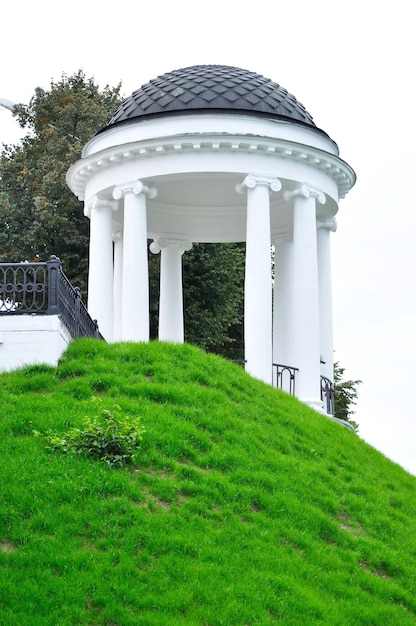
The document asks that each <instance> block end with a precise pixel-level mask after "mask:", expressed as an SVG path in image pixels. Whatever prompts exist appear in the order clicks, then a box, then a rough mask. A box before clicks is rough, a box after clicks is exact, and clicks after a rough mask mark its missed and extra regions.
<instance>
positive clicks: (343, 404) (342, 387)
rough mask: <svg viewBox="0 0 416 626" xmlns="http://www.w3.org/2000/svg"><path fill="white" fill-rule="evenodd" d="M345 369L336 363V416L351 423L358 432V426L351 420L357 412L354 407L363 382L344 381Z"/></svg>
mask: <svg viewBox="0 0 416 626" xmlns="http://www.w3.org/2000/svg"><path fill="white" fill-rule="evenodd" d="M344 373H345V368H344V367H341V366H340V364H339V363H338V362H336V363H334V389H335V416H336V417H337V418H339V419H341V420H345V421H347V422H350V423H351V424H352V425H353V426H354V428H355V429H356V430H358V424H357V423H356V422H354V421H353V420H352V419H351V416H352V415H354V413H355V411H354V409H353V406H354V405H355V404H356V402H357V397H358V389H357V388H358V386H359V385H361V382H362V381H361V380H344V379H343V377H344Z"/></svg>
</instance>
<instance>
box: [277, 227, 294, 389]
mask: <svg viewBox="0 0 416 626" xmlns="http://www.w3.org/2000/svg"><path fill="white" fill-rule="evenodd" d="M274 247H275V270H274V302H273V363H276V364H279V365H286V366H289V367H290V366H293V363H291V352H290V344H291V340H292V335H293V329H292V315H291V308H290V303H291V301H292V299H293V297H292V291H293V289H294V283H295V281H294V277H293V241H292V237H291V235H289V233H286V234H284V235H281V236H279V237H274ZM276 374H277V372H276V370H274V372H273V384H274V385H276V383H278V386H279V387H281V388H282V389H283V390H284V391H287V392H289V391H291V384H290V383H291V381H290V370H284V371H283V374H282V376H281V380H279V381H277V377H276Z"/></svg>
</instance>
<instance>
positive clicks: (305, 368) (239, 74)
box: [67, 66, 355, 409]
mask: <svg viewBox="0 0 416 626" xmlns="http://www.w3.org/2000/svg"><path fill="white" fill-rule="evenodd" d="M67 181H68V185H69V187H70V188H71V189H72V191H73V192H74V193H75V194H76V195H77V196H78V198H79V199H80V200H85V203H86V215H88V217H89V218H90V220H91V245H90V274H89V300H88V308H89V311H90V314H91V315H92V316H93V318H96V319H97V320H98V322H99V325H100V330H101V332H102V334H103V335H104V336H105V337H106V338H107V339H108V340H110V341H112V340H119V339H122V340H131V341H148V339H149V308H148V268H147V240H148V239H153V240H154V242H155V243H154V245H153V246H152V250H153V251H154V252H156V251H157V252H159V251H160V253H161V269H162V275H161V287H160V288H161V297H160V307H161V309H160V315H159V318H160V328H159V336H160V338H161V339H164V340H171V341H176V342H178V341H179V342H180V341H183V336H184V335H183V310H182V291H181V290H182V287H181V285H182V275H181V271H182V269H181V268H182V261H181V258H182V255H183V254H184V253H185V254H186V250H189V249H190V247H191V246H192V244H193V243H197V242H204V243H208V242H212V243H220V242H239V241H244V242H246V280H245V345H246V369H247V371H248V372H249V373H251V374H252V375H253V376H256V377H257V378H260V379H262V380H264V381H266V382H269V383H271V382H272V372H273V366H272V364H273V363H284V364H286V365H291V366H293V367H294V368H296V370H298V382H297V389H296V393H297V395H298V396H299V397H300V398H301V399H303V400H304V401H305V402H308V403H309V404H310V405H311V406H314V407H315V408H318V409H320V408H322V398H321V396H322V394H321V380H320V376H321V375H324V376H325V377H326V378H328V379H330V380H332V312H331V311H330V309H331V298H330V252H329V233H330V231H331V230H334V228H333V227H332V226H331V227H329V226H328V224H332V225H333V221H334V219H335V215H336V213H337V211H338V202H339V199H340V198H342V197H344V196H345V195H346V193H347V192H348V191H349V190H350V189H351V187H352V186H353V185H354V183H355V174H354V171H353V170H352V169H351V167H350V166H349V165H348V164H347V163H345V162H344V161H343V160H342V159H340V157H339V154H338V147H337V145H336V144H335V143H334V142H333V141H332V139H330V138H329V137H328V135H326V133H324V132H323V131H321V130H320V129H318V128H316V126H315V125H314V123H313V121H312V118H311V117H310V115H309V114H308V113H307V112H306V110H305V109H304V107H302V105H300V103H298V102H297V101H296V99H295V98H294V97H293V96H291V95H290V94H288V93H287V92H286V91H285V90H283V89H282V88H281V87H280V86H279V85H276V83H272V81H270V80H268V79H265V78H263V77H259V76H258V75H256V74H253V73H250V72H246V71H245V70H240V69H238V68H227V67H225V66H197V67H193V68H185V69H184V70H177V71H176V72H172V73H170V74H166V75H164V76H162V77H159V78H158V79H155V81H151V82H150V83H149V84H148V85H145V86H143V87H142V88H141V89H140V90H138V91H137V92H135V93H134V94H132V96H131V97H130V98H128V99H127V100H126V101H125V102H124V103H123V104H122V106H121V107H120V109H119V110H118V111H117V112H116V113H115V115H114V117H113V119H112V120H111V121H110V123H109V124H108V126H107V127H105V128H104V129H103V130H102V131H101V132H100V133H98V134H97V135H96V136H95V137H93V138H92V139H91V140H90V141H89V142H88V144H87V145H86V146H85V147H84V150H83V154H82V158H81V159H80V160H79V161H78V162H77V163H75V164H74V165H73V166H72V167H71V168H70V170H69V171H68V175H67ZM272 245H274V246H275V248H276V257H277V277H276V281H275V289H274V298H275V300H274V306H272V276H271V264H270V248H271V246H272ZM323 308H325V311H323V310H322V309H323ZM323 353H324V354H323ZM322 356H323V357H324V358H322ZM320 361H325V364H320ZM322 368H323V369H322Z"/></svg>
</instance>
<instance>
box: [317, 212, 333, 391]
mask: <svg viewBox="0 0 416 626" xmlns="http://www.w3.org/2000/svg"><path fill="white" fill-rule="evenodd" d="M317 227H318V231H317V238H318V242H317V243H318V275H319V315H320V335H321V356H322V360H323V361H324V363H322V364H321V372H322V374H323V375H324V376H326V377H327V378H329V380H330V381H332V382H334V347H333V322H332V279H331V232H335V231H336V229H337V223H336V220H335V218H334V217H333V218H329V219H319V220H318V223H317Z"/></svg>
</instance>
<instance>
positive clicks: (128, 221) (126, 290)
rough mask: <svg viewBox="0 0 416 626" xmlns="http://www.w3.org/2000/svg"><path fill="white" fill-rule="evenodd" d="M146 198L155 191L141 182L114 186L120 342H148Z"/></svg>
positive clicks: (152, 196)
mask: <svg viewBox="0 0 416 626" xmlns="http://www.w3.org/2000/svg"><path fill="white" fill-rule="evenodd" d="M146 195H148V196H149V197H150V198H154V197H155V196H156V190H155V189H154V188H150V187H147V186H146V185H144V184H143V183H142V182H141V181H134V182H132V183H127V184H125V185H120V186H118V187H116V188H115V189H114V191H113V197H114V198H116V199H118V198H121V197H124V226H123V281H122V300H121V339H122V340H123V341H149V269H148V264H147V215H146Z"/></svg>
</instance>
